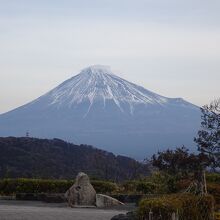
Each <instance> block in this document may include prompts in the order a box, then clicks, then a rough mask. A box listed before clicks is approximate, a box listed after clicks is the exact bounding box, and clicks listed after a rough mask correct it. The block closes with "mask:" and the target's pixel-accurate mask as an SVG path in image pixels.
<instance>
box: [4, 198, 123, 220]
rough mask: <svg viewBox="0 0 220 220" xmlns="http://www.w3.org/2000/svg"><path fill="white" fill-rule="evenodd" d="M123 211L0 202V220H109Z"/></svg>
mask: <svg viewBox="0 0 220 220" xmlns="http://www.w3.org/2000/svg"><path fill="white" fill-rule="evenodd" d="M123 209H124V210H123ZM123 209H122V210H119V209H117V210H116V209H115V210H110V209H97V208H70V207H67V205H66V204H63V203H62V204H51V203H43V202H33V201H5V200H0V220H70V219H71V220H87V219H88V220H110V219H111V218H112V217H113V216H114V215H117V214H120V213H126V212H127V211H126V210H125V209H126V207H125V208H123Z"/></svg>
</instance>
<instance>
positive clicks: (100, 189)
mask: <svg viewBox="0 0 220 220" xmlns="http://www.w3.org/2000/svg"><path fill="white" fill-rule="evenodd" d="M91 184H92V185H93V187H94V188H95V190H96V192H97V193H113V192H116V191H117V190H118V186H117V185H116V184H115V183H112V182H107V181H102V180H92V181H91Z"/></svg>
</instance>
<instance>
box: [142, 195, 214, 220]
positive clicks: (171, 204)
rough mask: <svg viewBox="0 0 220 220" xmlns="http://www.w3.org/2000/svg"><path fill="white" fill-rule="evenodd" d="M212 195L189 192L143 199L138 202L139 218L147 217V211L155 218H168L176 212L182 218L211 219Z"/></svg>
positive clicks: (186, 219)
mask: <svg viewBox="0 0 220 220" xmlns="http://www.w3.org/2000/svg"><path fill="white" fill-rule="evenodd" d="M213 201H214V200H213V197H212V196H210V195H207V196H203V197H200V196H195V195H191V194H173V195H166V196H163V197H158V198H148V199H144V200H142V201H141V202H140V204H139V217H140V219H142V218H145V219H148V216H149V212H152V213H153V216H154V217H155V218H156V219H157V218H158V219H164V220H170V219H171V216H172V213H178V214H179V218H180V219H182V220H188V219H196V220H206V219H207V220H209V219H210V220H211V219H212V216H213V203H214V202H213Z"/></svg>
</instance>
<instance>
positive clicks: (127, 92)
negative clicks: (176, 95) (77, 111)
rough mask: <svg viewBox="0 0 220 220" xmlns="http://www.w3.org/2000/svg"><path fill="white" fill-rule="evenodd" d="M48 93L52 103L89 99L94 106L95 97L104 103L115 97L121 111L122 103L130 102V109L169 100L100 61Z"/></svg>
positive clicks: (73, 102)
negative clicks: (126, 78) (113, 70)
mask: <svg viewBox="0 0 220 220" xmlns="http://www.w3.org/2000/svg"><path fill="white" fill-rule="evenodd" d="M46 95H47V96H50V99H51V102H50V105H58V106H64V105H68V107H72V106H73V105H76V104H79V103H82V102H87V101H89V103H90V106H89V108H91V106H92V105H93V103H94V102H96V101H101V102H102V104H103V107H105V104H106V101H113V102H114V103H115V104H116V105H117V106H118V108H119V109H120V111H122V112H123V111H124V110H125V109H124V107H123V106H125V105H128V106H129V108H130V110H129V111H130V113H133V109H134V108H135V105H139V104H144V105H149V104H154V105H155V104H157V105H163V104H164V103H166V102H167V101H168V100H169V99H168V98H166V97H163V96H160V95H157V94H155V93H153V92H150V91H148V90H146V89H144V88H143V87H140V86H137V85H135V84H133V83H130V82H128V81H126V80H124V79H122V78H120V77H118V76H117V75H116V74H114V73H113V72H112V71H111V69H110V67H108V66H101V65H95V66H90V67H87V68H85V69H83V70H82V71H81V72H80V73H79V74H78V75H76V76H74V77H72V78H71V79H69V80H67V81H65V82H64V83H62V84H61V85H60V86H58V87H57V88H55V89H53V90H52V91H51V92H49V93H48V94H46Z"/></svg>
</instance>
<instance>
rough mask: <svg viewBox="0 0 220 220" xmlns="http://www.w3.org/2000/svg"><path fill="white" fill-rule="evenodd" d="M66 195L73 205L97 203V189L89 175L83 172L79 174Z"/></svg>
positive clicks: (92, 204)
mask: <svg viewBox="0 0 220 220" xmlns="http://www.w3.org/2000/svg"><path fill="white" fill-rule="evenodd" d="M65 197H66V198H67V200H68V204H69V206H71V207H76V206H95V205H96V191H95V189H94V188H93V186H92V185H91V183H90V180H89V177H88V175H86V174H85V173H82V172H81V173H79V174H78V175H77V177H76V182H75V183H74V184H73V185H72V186H71V187H70V189H69V190H67V192H66V193H65Z"/></svg>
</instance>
